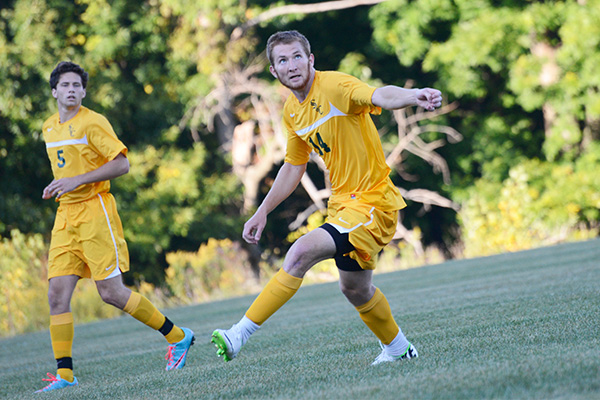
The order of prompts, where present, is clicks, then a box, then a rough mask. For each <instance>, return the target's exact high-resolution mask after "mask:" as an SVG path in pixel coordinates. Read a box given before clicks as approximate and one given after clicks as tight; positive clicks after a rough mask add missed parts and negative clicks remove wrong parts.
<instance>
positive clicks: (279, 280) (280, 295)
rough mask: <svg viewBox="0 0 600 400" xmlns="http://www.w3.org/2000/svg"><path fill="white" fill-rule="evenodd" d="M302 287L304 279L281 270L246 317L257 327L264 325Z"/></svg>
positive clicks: (255, 301)
mask: <svg viewBox="0 0 600 400" xmlns="http://www.w3.org/2000/svg"><path fill="white" fill-rule="evenodd" d="M300 285H302V278H296V277H295V276H292V275H290V274H288V273H287V272H285V271H284V270H283V268H281V269H280V270H279V271H278V272H277V273H276V274H275V276H273V277H272V278H271V280H270V281H269V282H268V283H267V285H266V286H265V287H264V289H263V290H262V292H260V294H259V295H258V297H257V298H256V300H254V303H252V305H251V306H250V308H249V309H248V311H246V317H248V319H250V320H251V321H253V322H254V323H256V324H257V325H262V324H263V322H265V321H266V320H267V319H268V318H269V317H270V316H271V315H273V314H274V313H275V311H277V310H279V309H280V308H281V306H283V305H284V304H285V303H286V302H287V301H288V300H289V299H291V298H292V296H293V295H294V294H296V292H297V291H298V289H299V288H300Z"/></svg>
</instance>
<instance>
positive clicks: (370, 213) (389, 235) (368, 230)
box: [326, 201, 398, 270]
mask: <svg viewBox="0 0 600 400" xmlns="http://www.w3.org/2000/svg"><path fill="white" fill-rule="evenodd" d="M326 222H327V223H328V224H329V225H331V226H333V227H334V228H335V229H336V230H337V231H338V232H339V233H341V234H346V233H347V234H348V241H349V242H350V243H351V244H352V245H353V246H354V250H353V251H351V252H350V253H348V256H349V257H350V258H352V259H354V260H356V261H357V262H358V264H359V265H360V267H361V268H362V269H364V270H372V269H375V266H376V264H377V255H378V254H379V252H380V251H381V250H382V249H383V248H384V247H385V246H386V245H387V244H388V243H389V242H390V241H391V240H392V239H393V237H394V234H395V233H396V225H397V223H398V210H394V211H381V210H378V209H376V208H375V207H373V206H371V205H369V204H365V203H360V202H358V201H356V202H352V203H343V204H342V203H333V204H332V203H330V204H329V207H328V209H327V221H326Z"/></svg>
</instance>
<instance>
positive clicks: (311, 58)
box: [308, 53, 315, 67]
mask: <svg viewBox="0 0 600 400" xmlns="http://www.w3.org/2000/svg"><path fill="white" fill-rule="evenodd" d="M308 62H309V64H310V66H311V67H314V66H315V55H314V54H313V53H310V54H309V55H308Z"/></svg>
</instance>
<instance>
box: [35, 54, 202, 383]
mask: <svg viewBox="0 0 600 400" xmlns="http://www.w3.org/2000/svg"><path fill="white" fill-rule="evenodd" d="M87 81H88V74H87V73H86V72H85V71H84V70H83V68H81V67H80V66H79V65H77V64H74V63H71V62H61V63H59V64H58V65H57V66H56V68H55V69H54V70H53V71H52V74H51V75H50V88H51V90H52V96H53V97H54V98H55V99H56V102H57V105H58V112H57V113H56V114H54V115H53V116H51V117H50V118H49V119H48V120H47V121H46V122H45V123H44V125H43V128H42V129H43V135H44V141H45V142H46V150H47V152H48V157H49V159H50V164H51V166H52V173H53V175H54V180H53V181H52V182H51V183H50V184H49V185H48V186H47V187H46V188H44V191H43V194H42V197H43V198H44V199H50V198H53V197H55V198H56V201H58V202H60V205H59V206H58V210H57V212H56V219H55V222H54V227H53V229H52V239H51V243H50V251H49V255H48V279H49V284H48V301H49V303H50V338H51V341H52V350H53V352H54V357H55V359H56V363H57V374H56V376H54V375H52V374H50V373H48V374H47V375H48V377H49V379H44V380H45V381H48V382H49V383H48V385H47V386H46V387H44V388H43V389H40V390H38V392H47V391H51V390H56V389H62V388H67V387H71V386H76V385H77V384H78V381H77V378H76V377H75V376H74V375H73V360H72V346H73V334H74V329H73V314H72V313H71V296H72V295H73V290H74V289H75V286H76V285H77V282H78V281H79V279H81V278H92V279H93V280H94V282H95V283H96V287H97V289H98V293H99V294H100V297H101V298H102V300H103V301H104V302H106V303H108V304H111V305H113V306H115V307H117V308H119V309H121V310H123V311H125V312H126V313H128V314H130V315H131V316H132V317H134V318H135V319H137V320H139V321H141V322H143V323H144V324H146V325H148V326H149V327H151V328H153V329H155V330H157V331H159V332H160V333H162V334H163V335H164V337H165V338H166V340H167V342H168V343H169V344H168V347H167V355H166V359H167V366H166V370H173V369H179V368H182V367H183V366H184V365H185V361H186V357H187V353H188V350H189V348H190V346H191V345H192V344H193V342H194V333H193V332H192V331H191V330H190V329H187V328H179V327H178V326H176V325H174V324H173V323H172V322H171V321H170V320H169V319H168V318H166V317H165V316H164V315H163V314H162V313H161V312H160V311H159V310H158V309H157V308H156V307H155V306H154V305H153V304H152V303H151V302H150V301H149V300H148V299H146V298H145V297H144V296H142V295H140V294H139V293H135V292H132V291H131V290H129V289H128V288H127V287H126V286H125V285H123V280H122V274H123V273H124V272H126V271H128V270H129V252H128V250H127V243H126V242H125V238H124V236H123V227H122V225H121V220H120V218H119V215H118V213H117V205H116V203H115V199H114V197H113V196H112V195H111V194H110V193H109V189H110V180H111V179H114V178H117V177H119V176H121V175H124V174H126V173H127V172H128V171H129V162H128V160H127V147H125V145H124V144H123V143H122V142H121V141H120V140H119V139H118V138H117V135H116V134H115V132H114V131H113V128H112V126H111V125H110V123H109V122H108V120H107V119H106V118H105V117H104V116H102V115H100V114H98V113H96V112H94V111H92V110H90V109H88V108H86V107H84V106H83V105H82V104H81V103H82V100H83V98H84V97H85V95H86V86H87ZM116 345H117V346H118V344H116Z"/></svg>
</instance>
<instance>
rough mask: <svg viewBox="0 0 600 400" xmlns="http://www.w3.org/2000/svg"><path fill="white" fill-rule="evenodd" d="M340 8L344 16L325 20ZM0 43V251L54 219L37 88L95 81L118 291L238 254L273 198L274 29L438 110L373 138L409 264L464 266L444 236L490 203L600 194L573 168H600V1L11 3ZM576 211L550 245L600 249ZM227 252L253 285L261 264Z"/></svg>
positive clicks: (307, 191)
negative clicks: (72, 68) (445, 261)
mask: <svg viewBox="0 0 600 400" xmlns="http://www.w3.org/2000/svg"><path fill="white" fill-rule="evenodd" d="M342 3H343V4H344V5H352V6H355V7H351V8H345V9H337V10H336V9H335V7H338V6H339V5H340V4H342ZM367 3H368V4H369V5H363V6H359V5H361V4H367ZM338 8H339V7H338ZM323 9H325V10H329V11H323ZM318 10H320V11H319V12H316V11H318ZM313 11H314V12H313ZM0 28H1V29H0V78H2V79H0V184H1V185H2V188H3V193H4V194H3V195H2V196H1V197H0V233H2V234H3V235H4V236H7V235H8V234H9V232H10V231H11V230H12V229H15V228H17V229H19V230H20V231H21V232H24V233H42V234H43V235H44V236H43V237H44V239H45V240H46V241H47V239H48V237H49V232H50V230H51V226H52V221H53V215H54V211H55V208H56V204H54V203H53V202H43V201H42V200H41V191H42V189H43V187H44V186H45V185H47V184H48V183H49V182H50V180H51V179H52V177H51V172H50V168H49V165H48V162H47V158H46V155H45V150H44V144H43V141H42V139H41V135H40V129H41V125H42V122H43V121H44V119H45V118H47V117H49V116H50V115H51V114H53V113H54V112H56V104H55V101H54V99H53V98H52V97H51V96H50V89H49V86H48V83H47V82H48V77H49V74H50V72H51V71H52V69H53V68H54V67H55V65H56V64H57V62H58V61H60V60H64V59H69V60H73V61H75V62H77V63H79V64H81V65H83V66H84V67H85V68H86V69H87V70H88V71H89V73H90V83H89V86H88V95H87V97H86V99H85V104H86V105H87V106H89V107H90V108H92V109H95V110H97V111H99V112H101V113H103V114H104V115H106V116H107V117H108V119H109V121H111V123H112V124H113V126H114V128H115V131H116V132H117V134H118V135H119V137H120V138H121V139H122V140H123V141H124V142H125V143H126V144H127V145H128V147H129V148H130V153H129V159H130V162H131V170H130V173H129V174H128V175H126V176H124V177H122V178H119V179H117V180H115V181H114V183H113V192H114V194H115V196H116V197H117V201H118V204H119V211H120V214H121V216H122V219H123V224H124V228H125V231H126V236H127V240H128V243H129V246H130V250H131V258H132V263H133V264H134V265H133V268H132V270H133V271H134V273H133V274H128V275H131V277H130V278H129V279H130V282H129V283H132V281H131V280H132V279H135V280H136V281H139V282H142V281H150V282H152V283H156V284H159V283H161V282H163V281H164V270H165V268H167V267H168V266H169V265H170V263H169V262H167V259H166V255H167V254H169V253H175V252H177V251H183V252H194V251H197V249H198V248H199V246H201V245H202V244H203V243H207V242H208V241H209V239H211V238H215V239H219V240H220V239H231V240H233V241H234V242H235V241H237V240H239V233H240V231H241V226H242V223H243V220H244V219H245V218H246V217H247V215H248V213H249V212H251V211H252V210H253V208H254V207H255V206H256V205H257V204H258V202H260V201H261V199H262V198H263V196H264V195H265V194H266V192H267V191H268V189H269V187H270V184H271V183H272V180H273V177H274V174H275V172H276V170H277V168H278V167H279V165H280V164H281V162H282V160H283V154H284V146H285V140H284V137H283V132H282V129H281V126H280V124H281V122H280V118H281V116H280V108H281V104H282V102H283V101H284V99H285V97H286V96H287V93H288V92H287V91H286V90H283V89H282V88H281V86H280V85H279V84H278V83H277V82H276V81H275V80H274V79H273V77H272V76H271V75H270V74H269V73H268V71H267V61H266V58H265V55H264V47H265V43H266V39H267V37H268V36H269V35H270V34H271V33H273V32H274V31H276V30H279V29H299V30H300V31H302V32H303V33H305V34H306V35H307V37H308V38H309V39H310V40H311V43H312V45H313V51H314V53H315V55H316V65H317V68H318V69H339V70H342V71H345V72H348V73H351V74H353V75H355V76H357V77H359V78H361V79H363V80H365V81H368V82H370V83H372V84H374V85H381V84H395V85H398V86H407V85H408V86H410V85H415V86H419V87H423V86H433V87H438V88H440V89H441V90H442V91H443V92H444V93H445V96H446V97H447V102H446V105H445V108H444V111H443V112H440V113H436V114H423V113H421V112H420V110H407V111H405V112H404V113H388V112H384V113H383V114H382V115H381V116H380V117H377V118H376V123H377V126H378V127H379V128H380V133H381V137H382V141H383V145H384V149H385V152H386V156H387V157H388V161H389V162H390V164H391V165H392V167H393V168H394V172H393V176H392V178H393V179H394V182H395V183H396V184H397V185H398V186H399V187H401V188H402V190H403V193H404V194H405V196H406V197H407V198H408V199H409V207H408V208H407V209H406V210H404V211H403V213H402V218H403V219H402V222H403V224H402V226H401V228H400V231H399V233H398V237H402V238H403V239H404V240H407V241H411V246H410V247H411V248H414V249H417V250H416V251H417V252H419V251H421V253H423V248H421V250H418V248H419V244H421V245H422V246H427V245H430V244H436V245H439V246H441V247H443V248H445V252H446V256H449V255H460V253H456V252H454V250H452V249H455V248H457V246H455V243H457V242H458V243H460V242H461V241H470V240H471V238H472V237H471V236H469V235H470V233H469V232H471V228H472V225H468V223H467V222H465V221H467V220H470V221H473V218H475V217H469V218H470V219H469V218H462V219H457V217H456V216H457V214H456V210H458V209H460V207H461V206H462V208H463V210H466V211H465V212H466V213H467V214H468V213H469V212H472V211H473V210H474V208H473V207H474V206H473V204H484V203H485V204H486V205H487V206H486V207H490V208H489V209H487V208H486V209H485V210H486V211H485V212H486V213H491V214H494V213H496V212H499V211H500V209H499V208H498V207H499V206H500V203H499V202H496V201H495V200H497V199H495V197H494V194H495V195H496V197H502V195H503V194H502V193H509V194H510V195H508V194H507V196H508V197H510V198H513V197H515V196H516V197H517V198H520V199H525V197H523V196H525V194H526V193H529V192H530V190H532V186H534V187H535V190H537V192H538V193H540V196H541V197H540V198H532V203H531V204H538V203H539V202H541V200H540V199H541V198H542V197H543V198H544V202H542V203H539V204H553V207H554V205H557V207H558V205H559V204H561V201H562V200H561V199H562V197H563V196H564V195H565V194H564V193H561V192H560V191H559V190H558V189H557V188H563V189H564V190H570V191H571V192H569V195H571V194H572V195H573V196H574V197H579V198H584V197H586V196H589V195H590V192H589V191H590V190H594V188H595V186H594V185H591V186H590V185H587V186H586V185H585V184H584V181H585V180H586V179H592V178H591V177H590V176H587V175H586V174H585V173H584V171H583V170H582V169H581V168H583V167H580V166H579V165H580V163H582V162H583V161H580V160H587V161H585V162H586V163H587V164H585V165H587V168H590V170H593V169H594V168H595V167H597V161H598V160H597V158H596V157H595V156H594V154H596V152H597V150H596V148H595V147H594V146H595V143H596V142H597V141H598V138H599V135H600V90H599V88H600V84H599V79H600V78H599V75H598V74H597V67H596V66H597V65H598V64H599V61H600V50H599V49H600V46H599V41H600V32H599V30H600V0H579V1H575V0H565V1H552V2H537V1H524V2H515V1H512V0H503V1H491V0H475V1H467V0H459V1H457V0H455V1H450V0H414V1H407V0H387V1H368V0H367V1H351V0H346V1H343V2H319V3H311V2H310V1H300V2H298V4H291V3H285V2H279V3H272V2H266V1H261V0H257V1H251V0H244V1H241V2H238V1H233V0H226V1H216V0H207V1H201V2H190V1H187V0H147V1H126V0H112V1H108V0H99V1H92V0H77V1H75V2H71V1H65V0H14V1H13V2H11V4H10V5H9V6H5V7H4V8H1V9H0ZM428 117H433V118H428ZM409 139H411V140H409ZM459 139H462V140H459ZM448 142H450V143H451V144H448ZM314 161H315V162H314V163H311V164H310V165H309V169H308V174H307V175H306V177H305V178H304V179H303V181H302V187H301V188H299V189H298V190H297V191H296V193H295V196H294V197H293V198H290V199H288V200H287V201H286V202H285V203H283V205H282V206H281V207H279V208H278V209H277V210H275V211H274V212H273V214H272V215H271V217H270V222H269V227H268V228H267V230H266V231H265V235H264V238H263V245H264V247H265V248H272V249H274V250H273V252H272V253H269V254H271V255H272V257H273V258H274V259H275V258H276V255H277V253H279V254H281V253H282V252H283V251H284V250H285V248H286V247H287V246H289V243H288V242H287V241H286V240H285V238H286V237H287V236H288V234H289V232H290V231H294V230H296V229H298V228H300V227H301V226H302V225H306V220H307V218H308V217H309V216H310V215H311V214H313V212H314V211H315V210H317V209H319V208H323V207H324V204H325V203H324V199H325V198H326V197H327V194H328V186H327V185H328V184H327V180H326V171H324V170H323V169H322V168H321V166H320V165H319V163H318V160H317V159H315V160H314ZM531 169H536V170H537V169H539V170H541V171H546V172H547V173H548V174H550V176H555V175H553V174H559V175H560V171H562V172H564V173H566V171H574V172H573V174H567V175H568V176H571V177H577V180H576V182H579V183H580V184H579V185H569V183H568V182H567V181H565V182H563V183H561V185H562V186H561V185H557V184H555V183H556V182H555V181H552V180H550V179H542V177H541V176H540V177H537V178H534V176H536V175H535V174H533V175H532V172H531V171H530V170H531ZM522 176H526V178H523V179H524V180H523V179H521V178H519V179H521V180H518V179H517V178H516V177H522ZM561 182H562V181H561ZM519 185H521V186H519ZM522 188H526V189H523V190H521V189H522ZM586 188H587V189H586ZM517 189H518V190H517ZM542 194H543V195H542ZM519 196H521V197H519ZM507 201H508V200H507ZM571 203H572V202H569V203H568V204H571ZM507 204H508V203H507ZM527 204H529V203H527ZM573 204H576V206H577V207H579V211H577V213H576V218H575V219H572V218H571V217H573V216H572V215H571V217H570V218H571V219H569V218H566V219H565V218H562V217H561V218H562V219H561V218H559V217H551V216H543V217H540V218H541V219H542V220H544V221H546V222H544V224H542V225H541V226H543V229H555V228H554V227H555V225H554V224H555V223H556V224H558V225H562V226H563V228H565V227H566V229H570V230H572V229H576V226H579V225H578V224H583V225H584V226H585V229H584V230H585V231H586V232H594V229H596V225H595V224H596V223H597V221H598V216H597V215H596V214H597V213H595V211H594V210H596V211H597V208H598V207H597V205H595V204H596V203H594V202H593V201H591V202H587V203H585V202H575V203H573ZM573 207H574V206H572V207H571V208H570V209H571V210H574V208H573ZM594 207H596V209H595V208H594ZM482 210H483V208H482V209H481V210H479V211H477V212H475V214H478V213H482V212H483V211H482ZM532 212H536V213H540V215H545V214H544V208H543V207H537V206H536V207H534V208H533V209H532ZM556 212H558V211H556ZM467 214H465V215H467ZM469 215H470V214H469ZM478 215H479V214H478ZM573 218H574V217H573ZM549 221H554V222H549ZM529 222H531V221H525V223H524V227H523V229H525V230H526V228H525V226H529V225H530V224H529ZM534 225H535V224H534V223H533V222H532V225H531V226H534ZM558 225H557V226H558ZM550 226H552V228H550ZM459 227H460V228H461V229H463V232H462V236H461V231H460V230H459ZM506 229H508V228H506ZM556 229H559V228H556ZM559 230H560V229H559ZM487 234H489V235H492V234H493V230H489V231H487ZM477 235H481V233H477ZM479 237H480V238H481V239H482V240H484V238H483V237H482V236H479ZM240 248H242V249H244V250H245V251H247V252H248V257H249V258H248V263H249V264H251V265H253V268H254V272H255V273H256V272H257V271H258V270H259V264H260V262H261V261H260V255H259V254H257V250H256V248H251V247H248V246H242V247H240ZM465 248H466V247H465ZM500 248H501V247H497V249H500ZM505 249H510V248H508V247H505ZM477 251H479V250H473V252H471V251H470V250H469V252H468V253H469V254H476V253H477ZM480 251H484V250H483V249H480ZM485 251H487V250H485ZM274 262H275V263H276V261H274Z"/></svg>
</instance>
